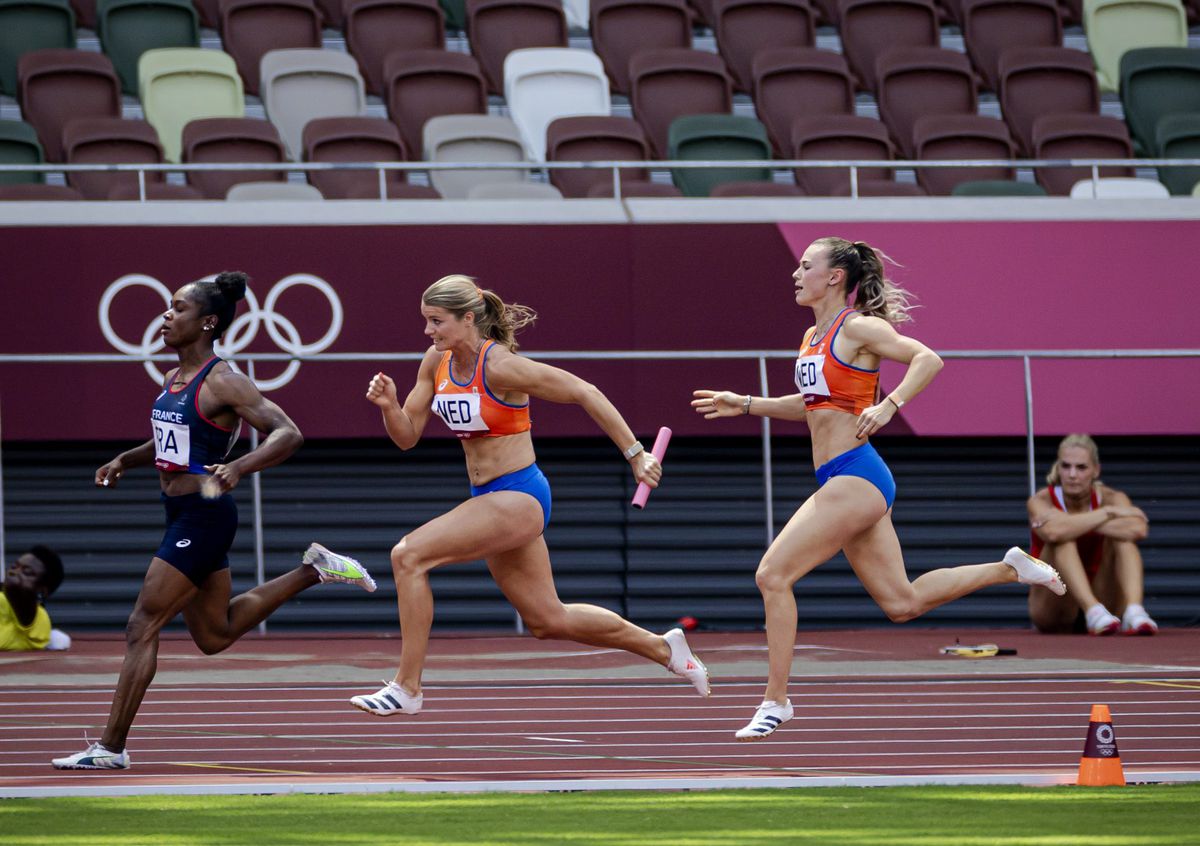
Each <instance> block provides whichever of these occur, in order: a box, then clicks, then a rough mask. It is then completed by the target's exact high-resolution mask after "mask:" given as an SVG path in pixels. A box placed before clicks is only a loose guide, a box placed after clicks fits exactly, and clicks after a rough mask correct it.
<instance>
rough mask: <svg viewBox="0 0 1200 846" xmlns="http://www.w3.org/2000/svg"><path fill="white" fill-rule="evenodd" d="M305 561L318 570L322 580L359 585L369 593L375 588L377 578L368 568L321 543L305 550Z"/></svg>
mask: <svg viewBox="0 0 1200 846" xmlns="http://www.w3.org/2000/svg"><path fill="white" fill-rule="evenodd" d="M304 563H305V564H307V565H308V566H309V567H312V568H313V569H314V570H316V571H317V575H318V576H320V578H321V581H322V582H343V583H345V584H348V585H358V586H359V587H361V588H362V589H363V590H365V591H366V592H367V593H371V592H372V591H374V590H375V580H374V579H372V578H371V574H370V573H368V572H367V568H366V567H364V566H363V565H361V564H359V563H358V562H357V561H355V560H354V559H353V558H351V557H349V556H347V555H339V554H338V553H336V552H333V551H332V550H328V549H326V548H325V547H323V546H321V545H320V544H319V543H314V544H313V545H312V546H310V547H309V548H308V549H306V550H305V551H304Z"/></svg>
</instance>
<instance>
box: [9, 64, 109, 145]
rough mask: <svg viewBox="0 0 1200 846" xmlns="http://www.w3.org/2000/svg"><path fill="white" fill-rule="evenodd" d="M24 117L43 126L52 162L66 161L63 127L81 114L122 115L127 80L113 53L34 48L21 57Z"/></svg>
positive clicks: (19, 84) (19, 73) (19, 74)
mask: <svg viewBox="0 0 1200 846" xmlns="http://www.w3.org/2000/svg"><path fill="white" fill-rule="evenodd" d="M17 100H18V101H19V102H20V104H21V115H22V117H23V118H24V120H25V121H27V122H28V123H31V124H33V126H34V128H35V129H37V133H38V139H39V140H40V141H41V142H42V150H43V152H44V153H45V154H46V161H48V162H61V161H63V160H64V154H63V144H62V130H63V125H64V124H65V123H66V122H67V121H69V120H71V119H73V118H81V117H114V118H118V117H120V116H121V83H120V82H119V81H118V80H117V73H116V71H115V70H114V69H113V64H112V62H111V61H109V58H108V56H105V55H103V54H101V53H92V52H88V51H84V50H34V51H33V52H30V53H26V54H24V55H23V56H21V58H20V59H18V60H17Z"/></svg>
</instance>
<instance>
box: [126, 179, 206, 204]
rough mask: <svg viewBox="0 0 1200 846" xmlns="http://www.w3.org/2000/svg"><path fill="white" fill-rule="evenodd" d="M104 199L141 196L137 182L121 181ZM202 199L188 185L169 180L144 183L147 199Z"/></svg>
mask: <svg viewBox="0 0 1200 846" xmlns="http://www.w3.org/2000/svg"><path fill="white" fill-rule="evenodd" d="M105 199H107V200H114V201H133V202H140V201H141V199H142V196H141V192H140V191H139V189H138V186H137V183H128V182H122V183H120V184H118V185H114V186H113V188H112V190H111V191H109V192H108V196H107V197H106V198H105ZM203 199H204V195H203V194H201V193H200V192H199V191H197V190H196V189H195V188H193V187H192V186H190V185H174V184H172V183H169V182H147V183H146V200H147V201H151V200H153V201H158V200H185V201H191V202H197V201H199V200H203Z"/></svg>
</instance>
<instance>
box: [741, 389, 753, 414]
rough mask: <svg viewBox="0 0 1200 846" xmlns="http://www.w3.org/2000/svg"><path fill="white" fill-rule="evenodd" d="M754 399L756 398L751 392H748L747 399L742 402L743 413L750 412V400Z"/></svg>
mask: <svg viewBox="0 0 1200 846" xmlns="http://www.w3.org/2000/svg"><path fill="white" fill-rule="evenodd" d="M752 399H754V397H752V396H750V394H746V401H745V402H744V403H742V414H749V413H750V400H752Z"/></svg>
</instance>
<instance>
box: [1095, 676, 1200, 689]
mask: <svg viewBox="0 0 1200 846" xmlns="http://www.w3.org/2000/svg"><path fill="white" fill-rule="evenodd" d="M1112 683H1113V684H1148V685H1154V686H1156V687H1173V688H1181V689H1183V690H1200V682H1193V683H1190V684H1184V683H1181V682H1175V681H1150V680H1147V679H1113V681H1112Z"/></svg>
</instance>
